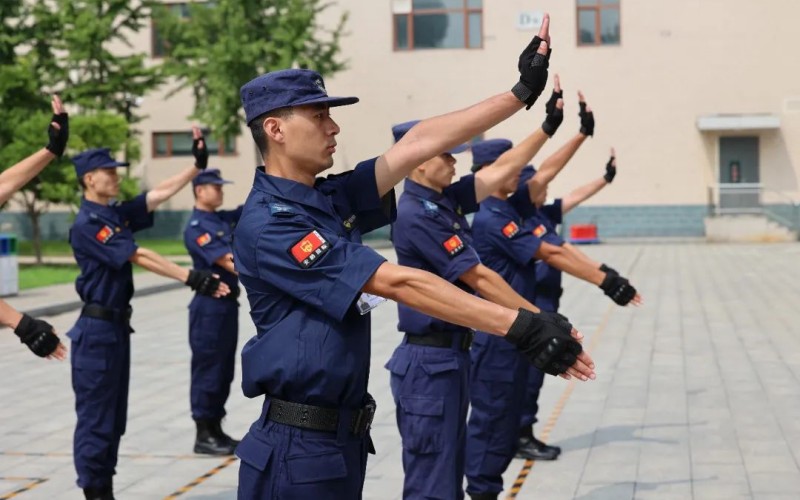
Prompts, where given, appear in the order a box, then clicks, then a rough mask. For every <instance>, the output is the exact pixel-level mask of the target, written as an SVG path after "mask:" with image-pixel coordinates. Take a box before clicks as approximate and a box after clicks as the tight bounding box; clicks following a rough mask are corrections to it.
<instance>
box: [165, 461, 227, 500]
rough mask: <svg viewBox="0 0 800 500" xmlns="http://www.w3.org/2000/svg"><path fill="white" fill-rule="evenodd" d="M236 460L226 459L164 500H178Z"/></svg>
mask: <svg viewBox="0 0 800 500" xmlns="http://www.w3.org/2000/svg"><path fill="white" fill-rule="evenodd" d="M236 460H237V458H236V457H235V456H234V457H228V458H226V459H225V460H224V461H223V462H222V463H221V464H219V465H218V466H216V467H214V468H213V469H211V470H210V471H208V472H206V473H205V474H202V475H201V476H198V477H197V478H195V479H194V480H193V481H191V482H189V483H187V484H186V485H184V486H181V487H180V488H178V489H177V490H175V491H173V492H172V493H170V494H169V495H167V496H165V497H164V500H174V499H175V498H178V497H179V496H181V495H183V494H184V493H186V492H187V491H190V490H191V489H192V488H194V487H195V486H197V485H199V484H201V483H202V482H203V481H205V480H206V479H208V478H210V477H212V476H214V475H215V474H217V473H218V472H219V471H221V470H222V469H224V468H225V467H227V466H229V465H230V464H232V463H234V462H235V461H236Z"/></svg>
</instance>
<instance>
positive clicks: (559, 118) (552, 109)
mask: <svg viewBox="0 0 800 500" xmlns="http://www.w3.org/2000/svg"><path fill="white" fill-rule="evenodd" d="M563 96H564V91H563V90H562V91H559V92H556V91H555V90H554V91H553V94H552V95H551V96H550V99H549V100H548V101H547V104H545V105H544V109H545V111H546V112H547V116H546V117H545V119H544V123H542V130H543V131H544V133H545V134H547V135H548V136H550V137H553V135H554V134H555V133H556V131H557V130H558V127H560V126H561V122H563V121H564V110H563V109H559V108H558V107H556V104H557V103H558V100H559V99H562V98H563Z"/></svg>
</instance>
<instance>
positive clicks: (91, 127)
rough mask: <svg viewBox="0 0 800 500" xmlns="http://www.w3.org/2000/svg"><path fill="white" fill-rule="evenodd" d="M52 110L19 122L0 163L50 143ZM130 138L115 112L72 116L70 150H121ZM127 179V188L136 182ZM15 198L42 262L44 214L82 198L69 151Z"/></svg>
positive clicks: (13, 161)
mask: <svg viewBox="0 0 800 500" xmlns="http://www.w3.org/2000/svg"><path fill="white" fill-rule="evenodd" d="M49 122H50V113H46V112H45V111H44V110H42V111H39V112H36V113H33V114H30V113H29V117H28V118H27V119H26V120H24V121H22V122H18V123H17V127H16V130H17V135H16V138H15V139H14V140H13V141H11V142H8V143H6V145H5V147H4V148H2V151H0V165H2V168H7V167H8V166H11V165H13V164H14V163H16V162H17V161H19V160H20V159H22V158H25V157H26V156H29V155H31V154H33V153H34V152H36V151H38V150H39V149H41V148H42V147H43V146H44V145H45V144H46V143H47V134H46V132H45V131H46V130H47V124H48V123H49ZM127 138H128V124H127V123H126V122H125V119H124V118H123V117H122V116H120V115H117V114H113V113H97V114H93V115H87V116H74V117H70V139H69V149H68V153H69V152H77V151H81V150H84V149H88V148H93V147H107V148H111V149H112V150H113V151H120V150H121V149H122V148H123V146H124V144H125V141H126V140H127ZM124 182H125V185H126V187H127V188H128V189H127V190H128V191H130V185H131V184H132V183H133V184H135V183H136V181H135V180H133V179H127V180H126V181H124ZM14 199H15V200H16V201H17V202H19V203H20V205H21V206H22V208H23V210H24V211H25V213H26V215H27V216H28V219H29V221H30V223H31V232H32V239H31V240H32V241H31V242H32V244H33V249H34V253H35V255H36V262H37V263H41V262H42V252H41V226H40V222H41V217H42V215H43V214H44V213H46V212H47V211H48V209H49V208H50V206H51V205H53V204H61V205H69V206H72V207H77V205H78V203H79V201H80V192H79V187H78V180H77V177H76V175H75V168H74V167H73V165H72V162H71V161H70V160H69V159H68V158H67V156H66V155H65V156H64V157H63V158H60V159H56V160H54V161H53V162H52V163H51V164H50V165H48V166H46V167H45V168H44V170H42V172H41V173H40V174H39V175H38V176H36V177H35V178H34V179H33V181H31V182H30V183H28V185H26V186H25V187H24V188H23V189H22V190H21V191H20V192H19V193H17V195H15V197H14Z"/></svg>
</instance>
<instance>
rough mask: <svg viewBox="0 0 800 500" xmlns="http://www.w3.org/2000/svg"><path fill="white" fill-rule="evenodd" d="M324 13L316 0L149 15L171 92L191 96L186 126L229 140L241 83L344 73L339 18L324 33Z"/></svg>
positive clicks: (238, 2)
mask: <svg viewBox="0 0 800 500" xmlns="http://www.w3.org/2000/svg"><path fill="white" fill-rule="evenodd" d="M328 8H330V4H329V3H327V2H323V1H321V0H215V1H214V2H208V3H192V4H189V5H188V8H186V10H182V8H175V7H172V8H171V7H168V6H163V5H162V6H161V7H159V8H157V9H156V10H155V12H156V17H155V19H157V32H158V36H159V38H160V39H161V40H163V44H164V49H165V52H166V54H165V69H166V71H167V74H169V75H170V76H173V77H175V78H176V79H177V82H178V85H177V88H176V89H175V90H174V91H175V92H177V91H178V90H181V89H184V88H190V89H191V90H192V92H193V93H194V97H195V110H194V113H193V114H192V115H191V118H193V119H196V120H198V121H199V122H201V123H204V124H206V125H208V126H209V127H210V128H211V130H213V131H214V133H215V135H216V136H217V137H235V136H237V135H239V133H240V132H241V124H242V117H243V114H242V113H241V109H240V108H241V104H240V101H239V88H240V87H241V86H242V85H243V84H244V83H245V82H247V81H249V80H251V79H252V78H254V77H255V76H257V75H259V74H262V73H266V72H268V71H272V70H276V69H283V68H290V67H301V68H309V69H314V70H316V71H319V72H320V73H321V74H322V75H331V74H333V73H335V72H337V71H340V70H342V69H344V68H345V63H344V61H342V60H340V59H339V51H340V40H341V36H342V35H343V34H344V26H345V23H346V22H347V14H346V13H345V14H342V15H341V16H340V17H339V19H338V22H337V24H336V26H335V27H334V28H333V29H328V28H325V27H323V26H321V25H320V22H319V16H320V14H321V13H322V12H323V11H325V10H326V9H328ZM187 18H191V22H186V20H187Z"/></svg>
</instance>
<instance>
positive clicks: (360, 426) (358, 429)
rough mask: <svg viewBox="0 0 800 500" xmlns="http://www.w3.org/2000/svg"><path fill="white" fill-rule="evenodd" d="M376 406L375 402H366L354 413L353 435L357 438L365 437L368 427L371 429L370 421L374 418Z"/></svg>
mask: <svg viewBox="0 0 800 500" xmlns="http://www.w3.org/2000/svg"><path fill="white" fill-rule="evenodd" d="M376 409H377V405H376V404H375V400H372V401H370V402H368V403H367V404H366V405H365V406H364V407H363V408H361V409H360V410H358V413H356V419H355V421H354V422H353V434H356V435H358V436H365V435H366V434H367V431H369V429H370V427H372V419H374V418H375V410H376Z"/></svg>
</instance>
